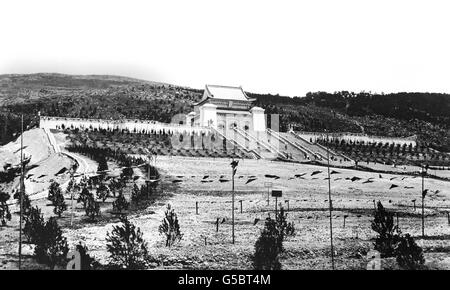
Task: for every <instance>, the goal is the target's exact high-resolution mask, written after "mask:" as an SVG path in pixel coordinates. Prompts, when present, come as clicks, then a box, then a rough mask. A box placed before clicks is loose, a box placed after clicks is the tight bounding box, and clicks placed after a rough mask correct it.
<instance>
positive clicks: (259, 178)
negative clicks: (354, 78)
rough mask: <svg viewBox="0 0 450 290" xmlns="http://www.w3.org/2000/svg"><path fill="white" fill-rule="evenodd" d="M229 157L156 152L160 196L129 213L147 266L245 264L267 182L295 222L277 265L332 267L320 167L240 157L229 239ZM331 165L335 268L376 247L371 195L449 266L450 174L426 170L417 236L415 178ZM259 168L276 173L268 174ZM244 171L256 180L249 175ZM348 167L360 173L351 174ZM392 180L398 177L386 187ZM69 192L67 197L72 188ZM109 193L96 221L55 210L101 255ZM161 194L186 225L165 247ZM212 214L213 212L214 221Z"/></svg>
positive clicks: (71, 237)
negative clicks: (151, 260) (436, 175)
mask: <svg viewBox="0 0 450 290" xmlns="http://www.w3.org/2000/svg"><path fill="white" fill-rule="evenodd" d="M229 163H230V160H229V159H221V158H217V159H212V158H187V157H164V156H159V157H158V158H157V161H156V166H157V167H158V168H159V170H160V171H161V172H162V174H163V177H162V184H161V185H160V186H159V188H158V194H159V195H160V198H159V200H158V201H157V202H156V203H154V204H152V205H150V206H148V207H147V208H145V209H144V210H141V211H139V212H137V213H134V214H132V215H131V216H130V220H131V221H132V222H133V223H135V224H136V225H137V226H138V227H140V228H141V230H142V232H143V233H144V238H145V240H146V241H147V242H148V245H149V249H150V252H151V254H152V255H153V256H154V257H155V258H157V260H158V263H155V264H154V265H153V266H154V267H155V268H157V269H251V268H252V265H251V260H250V256H251V254H252V253H253V251H254V243H255V241H256V239H257V238H258V236H259V233H260V231H261V230H262V228H263V226H264V219H265V218H266V217H267V216H268V215H269V214H272V215H273V213H274V207H275V199H274V198H272V197H270V198H269V204H268V202H267V196H268V190H270V189H280V190H282V191H283V196H282V198H279V199H278V204H279V205H278V206H283V207H284V208H285V209H288V207H289V210H288V220H289V221H293V222H294V223H295V229H296V235H295V236H294V237H290V238H288V239H287V240H286V242H285V243H284V245H285V249H286V251H285V252H284V253H283V255H282V257H281V263H282V266H283V269H330V268H331V263H330V238H329V229H330V224H329V212H328V180H327V179H325V178H326V176H327V174H326V172H327V168H326V167H321V166H314V165H305V164H295V163H289V164H288V163H283V162H275V161H274V162H271V161H266V160H241V161H240V163H239V166H238V169H237V173H236V176H235V239H236V240H235V244H232V242H231V211H232V206H231V200H232V198H231V196H232V195H231V187H232V182H231V180H230V179H231V178H230V175H231V167H230V165H229ZM110 168H114V164H110ZM317 171H320V172H317ZM313 172H316V174H313ZM331 173H332V174H331V194H332V200H333V213H332V217H333V219H332V222H333V242H334V246H335V254H336V255H335V256H336V268H337V269H365V268H366V265H367V262H368V260H367V259H366V258H365V256H366V253H367V252H368V251H369V250H370V249H372V248H373V245H372V243H373V241H372V239H373V238H374V237H375V232H373V231H372V230H371V228H370V222H371V220H372V219H373V217H372V215H373V209H374V202H373V201H374V200H376V201H378V200H380V201H381V202H382V203H383V205H384V206H385V207H386V208H387V209H388V210H390V211H393V212H395V213H398V223H399V226H400V228H401V230H402V231H403V232H404V233H410V234H411V235H412V236H414V237H415V238H416V241H417V242H418V244H419V245H421V246H422V247H423V248H424V251H425V258H426V264H427V266H428V267H429V268H431V269H450V244H449V239H450V224H449V223H448V219H447V212H449V211H450V199H449V195H450V187H449V182H446V181H441V180H434V179H430V178H425V180H424V184H425V188H427V189H429V190H430V193H429V195H428V196H427V198H426V199H425V215H426V220H425V233H426V238H425V239H422V238H421V215H420V213H421V208H420V206H421V203H420V200H421V199H420V196H421V182H422V180H421V178H414V177H411V176H406V175H405V176H403V175H390V174H381V176H380V174H379V173H369V172H362V171H355V170H348V169H333V168H331ZM266 174H270V175H276V176H278V177H279V178H278V179H275V178H268V177H265V175H266ZM303 174H304V175H303ZM295 175H302V176H301V177H295ZM250 176H254V177H255V178H256V180H254V181H251V182H249V183H248V184H246V183H247V181H248V180H249V177H250ZM352 177H358V178H361V179H359V180H355V181H351V180H350V178H352ZM369 178H370V179H369ZM220 179H221V180H222V182H221V181H219V180H220ZM367 180H371V182H367ZM174 181H175V182H174ZM202 181H203V182H202ZM269 182H270V183H271V185H272V186H271V187H270V188H268V187H266V185H269V184H268V183H269ZM364 182H366V183H364ZM392 185H397V187H393V188H392V189H390V188H391V186H392ZM127 194H128V195H129V192H128V193H127ZM66 198H67V202H68V203H69V204H70V199H69V197H66ZM414 199H415V200H416V207H417V208H416V209H415V210H414V204H413V202H412V200H414ZM112 200H113V199H112V198H111V199H108V200H107V201H106V203H104V204H103V205H102V211H103V213H102V216H103V217H102V219H101V220H100V221H99V222H97V223H89V222H87V221H86V220H85V217H84V216H83V214H84V212H83V209H82V207H81V205H76V206H75V213H74V225H73V226H72V227H71V226H70V211H67V212H65V213H64V214H63V217H62V218H61V219H59V223H60V225H61V226H62V227H63V229H64V234H65V236H66V237H67V239H68V241H69V244H70V245H71V247H73V245H74V244H76V243H78V242H79V241H82V242H83V243H85V244H86V245H87V247H88V248H89V250H90V254H91V255H93V256H95V257H96V258H97V259H98V260H99V261H100V262H102V263H105V262H107V258H108V253H107V251H106V241H105V238H106V233H107V232H108V231H111V229H112V226H113V225H115V224H117V222H118V220H117V218H116V217H114V215H112V214H110V213H109V211H110V210H111V207H112V205H111V202H112ZM168 202H170V203H171V204H172V205H173V207H174V208H175V211H176V212H177V214H178V218H179V221H180V227H181V231H182V233H183V234H184V235H183V239H182V240H181V242H180V243H178V244H176V245H175V246H173V247H171V248H166V247H165V245H164V239H163V237H162V236H160V235H159V233H158V226H159V225H160V223H161V220H162V219H163V215H164V210H165V208H166V205H167V203H168ZM196 202H197V203H198V214H196ZM33 203H36V204H37V205H38V206H39V207H42V208H43V211H44V214H45V215H46V218H48V217H49V216H50V215H53V213H52V209H53V207H52V206H50V205H48V202H47V200H45V199H40V200H36V201H33ZM241 204H242V212H241ZM69 208H70V207H69ZM344 216H346V219H345V227H344ZM17 217H18V216H17V215H14V217H13V221H12V222H11V223H9V224H8V226H7V227H6V228H2V229H0V236H1V239H2V241H1V243H0V260H1V262H2V265H0V267H3V268H15V267H16V266H17V262H16V261H17V238H18V231H17V220H18V218H17ZM217 219H219V221H220V222H219V230H218V231H216V220H217ZM257 219H259V221H258V220H257ZM255 222H256V225H255ZM205 242H206V243H205ZM24 253H25V254H26V255H27V259H26V267H28V268H36V267H42V266H39V265H36V264H35V263H34V262H33V259H32V257H31V254H32V247H31V246H28V245H26V246H25V247H24Z"/></svg>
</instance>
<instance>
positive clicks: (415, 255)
mask: <svg viewBox="0 0 450 290" xmlns="http://www.w3.org/2000/svg"><path fill="white" fill-rule="evenodd" d="M395 254H396V260H397V263H398V265H399V266H400V267H401V268H403V269H407V270H417V269H421V268H422V266H423V264H424V263H425V259H424V257H423V252H422V248H421V247H419V246H418V245H417V244H416V242H415V241H414V239H413V238H412V237H411V236H410V235H409V234H406V235H404V236H402V237H401V238H400V239H399V241H398V243H397V245H396V247H395Z"/></svg>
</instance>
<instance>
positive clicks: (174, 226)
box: [158, 204, 183, 247]
mask: <svg viewBox="0 0 450 290" xmlns="http://www.w3.org/2000/svg"><path fill="white" fill-rule="evenodd" d="M158 230H159V233H160V234H161V235H165V236H166V247H171V246H173V245H174V244H175V243H176V242H179V241H180V240H181V239H182V238H183V234H182V233H181V231H180V224H179V223H178V217H177V214H176V213H175V210H174V209H173V208H172V207H171V205H170V204H168V205H167V209H166V212H165V217H164V219H163V220H162V223H161V225H160V226H159V228H158Z"/></svg>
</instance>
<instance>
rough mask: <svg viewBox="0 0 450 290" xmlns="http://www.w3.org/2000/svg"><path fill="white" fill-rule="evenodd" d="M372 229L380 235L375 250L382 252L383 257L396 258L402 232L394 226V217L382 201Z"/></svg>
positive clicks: (378, 204)
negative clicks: (396, 247)
mask: <svg viewBox="0 0 450 290" xmlns="http://www.w3.org/2000/svg"><path fill="white" fill-rule="evenodd" d="M371 227H372V230H374V231H375V232H376V233H378V236H377V237H376V239H375V244H374V246H375V250H377V251H379V252H380V254H381V257H392V256H394V255H395V245H396V243H397V242H398V241H399V238H400V235H401V232H400V229H399V228H398V227H397V226H395V225H394V215H393V214H392V213H390V212H387V211H386V210H385V209H384V207H383V204H381V202H380V201H378V203H377V209H376V210H375V213H374V220H373V221H372V225H371Z"/></svg>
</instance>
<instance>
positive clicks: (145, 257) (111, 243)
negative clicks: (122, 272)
mask: <svg viewBox="0 0 450 290" xmlns="http://www.w3.org/2000/svg"><path fill="white" fill-rule="evenodd" d="M121 223H122V224H121V225H118V226H113V230H112V232H111V233H109V232H108V233H107V235H106V242H107V244H106V248H107V250H108V252H109V255H110V257H109V259H110V263H111V266H112V267H114V268H119V269H129V270H138V269H145V268H147V265H148V262H149V260H150V259H149V254H148V248H147V242H145V241H144V239H143V238H142V232H141V230H140V229H139V228H137V227H136V226H135V225H134V224H132V223H131V222H130V221H129V220H128V219H127V218H126V217H122V218H121Z"/></svg>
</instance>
